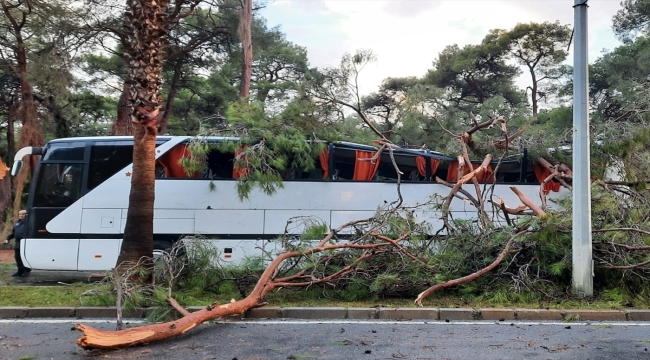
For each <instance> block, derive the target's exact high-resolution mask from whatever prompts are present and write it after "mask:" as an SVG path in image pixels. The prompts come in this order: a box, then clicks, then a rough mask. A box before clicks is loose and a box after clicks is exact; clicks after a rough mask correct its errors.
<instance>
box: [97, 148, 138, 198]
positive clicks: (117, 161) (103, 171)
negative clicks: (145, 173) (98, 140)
mask: <svg viewBox="0 0 650 360" xmlns="http://www.w3.org/2000/svg"><path fill="white" fill-rule="evenodd" d="M132 161H133V145H93V146H92V147H91V148H90V164H89V167H88V190H92V189H94V188H96V187H97V186H98V185H99V184H101V183H103V182H104V181H106V180H107V179H108V178H110V177H111V176H113V175H115V174H116V173H117V172H118V171H120V170H122V169H124V168H125V167H126V166H128V165H129V164H130V163H131V162H132Z"/></svg>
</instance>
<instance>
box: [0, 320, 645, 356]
mask: <svg viewBox="0 0 650 360" xmlns="http://www.w3.org/2000/svg"><path fill="white" fill-rule="evenodd" d="M77 321H79V320H77ZM74 322H75V320H61V319H32V320H26V319H23V320H6V319H5V320H1V319H0V359H3V360H4V359H8V360H9V359H11V360H14V359H87V358H89V357H98V358H108V359H156V360H161V359H197V360H198V359H227V360H232V359H237V360H244V359H250V360H252V359H332V360H335V359H336V360H339V359H369V360H370V359H373V360H374V359H524V358H525V359H544V360H546V359H650V352H649V348H650V324H649V323H634V322H625V323H561V322H560V323H533V322H500V323H494V322H480V321H475V322H453V321H452V322H444V321H435V322H422V321H300V320H285V321H282V320H272V321H271V320H260V321H229V322H218V323H211V324H205V325H201V326H199V327H197V328H195V329H193V330H192V331H190V332H189V333H187V334H185V335H183V336H180V337H178V338H176V339H173V340H170V341H166V342H163V343H157V344H151V345H148V346H139V347H134V348H127V349H121V350H115V351H105V350H94V351H84V350H82V349H81V348H79V347H77V346H76V345H74V341H75V340H76V339H77V338H78V337H79V336H80V333H79V332H77V331H76V330H74ZM83 322H84V323H85V324H89V325H92V326H96V327H98V328H102V329H107V330H110V329H114V328H115V324H114V322H112V321H109V320H84V321H83ZM137 325H142V323H141V322H139V321H133V322H131V323H130V325H129V326H137Z"/></svg>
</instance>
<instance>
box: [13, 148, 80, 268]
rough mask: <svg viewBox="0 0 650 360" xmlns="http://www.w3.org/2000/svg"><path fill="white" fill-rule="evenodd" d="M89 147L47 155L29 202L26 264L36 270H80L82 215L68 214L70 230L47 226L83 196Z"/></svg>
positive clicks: (55, 151) (24, 250)
mask: <svg viewBox="0 0 650 360" xmlns="http://www.w3.org/2000/svg"><path fill="white" fill-rule="evenodd" d="M85 145H86V144H85V143H84V142H76V143H60V144H57V145H51V146H50V147H48V148H47V149H46V151H45V154H44V155H43V156H42V159H41V161H40V163H39V165H38V167H37V170H36V173H35V175H34V179H35V180H33V181H34V183H33V184H32V186H31V191H30V194H29V200H28V209H27V228H26V234H25V240H23V247H24V248H23V249H22V253H23V260H24V261H25V262H26V265H27V266H28V267H30V268H33V269H46V270H77V257H78V253H79V230H80V215H81V213H80V212H75V211H72V212H71V211H67V212H66V214H65V215H66V216H67V217H70V218H69V219H66V221H65V223H66V226H65V227H64V228H60V227H59V228H57V229H56V230H55V231H52V229H48V227H47V224H48V223H49V222H50V221H51V220H52V219H54V218H56V217H59V216H61V215H63V214H61V213H62V212H63V211H64V210H66V209H67V208H69V207H70V206H71V205H72V204H73V203H75V201H77V199H79V198H80V197H81V196H82V193H81V192H82V185H83V184H82V183H83V178H84V168H85V164H84V160H85Z"/></svg>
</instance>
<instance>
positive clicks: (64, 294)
mask: <svg viewBox="0 0 650 360" xmlns="http://www.w3.org/2000/svg"><path fill="white" fill-rule="evenodd" d="M13 271H15V266H14V265H13V264H0V284H2V283H4V284H11V277H10V275H11V273H12V272H13ZM224 288H225V289H227V288H228V287H223V288H222V289H220V293H219V294H214V293H211V292H207V291H202V290H201V289H191V290H185V291H180V292H175V293H174V294H173V296H174V298H175V299H176V300H177V301H178V302H179V303H180V304H181V305H183V306H204V305H207V304H210V303H212V302H214V301H218V302H219V303H221V304H223V303H228V302H230V299H235V300H240V299H241V295H240V294H239V293H238V292H237V291H236V290H235V289H234V288H232V289H230V290H227V291H221V290H223V289H224ZM95 289H98V287H97V285H93V284H86V283H75V284H72V285H67V286H0V293H2V296H0V306H27V307H41V306H113V305H115V297H114V296H112V295H99V296H98V295H92V294H91V295H88V296H82V294H84V293H87V292H89V291H92V290H95ZM99 290H103V292H106V291H105V290H107V287H106V286H105V285H104V287H103V288H100V289H99ZM336 291H337V290H329V291H326V292H324V291H323V290H322V289H318V288H311V289H308V290H304V289H301V290H296V289H282V290H280V291H274V292H272V293H271V294H269V295H268V296H267V298H266V301H267V302H268V303H269V305H271V306H280V307H292V306H319V307H389V308H397V307H416V305H415V303H414V300H415V299H414V298H377V297H374V298H364V299H360V300H357V301H344V300H340V299H337V298H336V296H335V295H336V294H337V293H336ZM165 294H166V291H164V292H162V291H161V294H160V295H159V296H158V298H157V301H156V303H151V304H148V305H150V306H159V305H161V304H166V302H165ZM612 294H613V292H612V291H603V292H602V293H601V294H600V297H596V298H595V299H594V300H589V301H587V300H579V299H571V298H563V299H557V300H553V301H540V300H537V299H536V297H535V296H502V295H500V293H499V292H497V291H495V292H494V294H490V293H486V294H482V295H481V296H465V295H462V293H460V292H455V293H451V294H450V293H449V292H443V293H438V294H434V295H432V296H431V297H429V298H427V299H425V301H424V306H427V307H441V308H475V309H477V308H530V309H559V310H562V309H592V310H597V309H619V310H620V309H627V308H629V307H625V306H624V305H623V304H624V302H623V301H612ZM642 300H643V299H636V300H635V303H634V308H636V309H647V308H650V304H649V303H648V302H647V301H642ZM565 320H567V319H565ZM568 320H569V321H574V320H575V319H568Z"/></svg>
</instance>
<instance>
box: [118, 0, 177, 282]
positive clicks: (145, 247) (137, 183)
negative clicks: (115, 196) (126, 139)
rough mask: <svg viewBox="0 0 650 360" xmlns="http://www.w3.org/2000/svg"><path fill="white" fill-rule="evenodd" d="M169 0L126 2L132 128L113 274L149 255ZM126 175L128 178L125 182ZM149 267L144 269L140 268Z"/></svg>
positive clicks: (128, 104) (127, 58)
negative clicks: (122, 223) (124, 212)
mask: <svg viewBox="0 0 650 360" xmlns="http://www.w3.org/2000/svg"><path fill="white" fill-rule="evenodd" d="M168 6H169V1H168V0H158V1H154V0H128V1H127V10H126V16H125V24H124V27H125V29H126V30H127V33H128V36H127V38H126V42H125V44H124V45H125V57H126V60H127V63H128V64H129V75H128V77H127V80H126V81H127V83H128V86H129V99H128V102H127V108H128V109H129V118H130V122H131V123H132V125H133V134H134V136H133V172H132V174H130V176H131V192H130V194H129V209H128V213H127V217H126V226H125V229H124V239H123V242H122V248H121V250H120V255H119V258H118V270H120V271H124V270H126V269H128V268H131V267H133V266H134V265H135V264H138V262H139V261H140V259H142V258H143V257H149V258H150V257H151V256H152V253H153V206H154V198H155V195H154V194H155V192H154V186H155V151H156V133H157V118H158V114H159V112H160V108H161V105H162V103H163V100H162V97H161V84H162V81H161V79H162V70H163V63H164V60H165V48H166V41H165V40H166V35H167V28H168V26H169V22H168V19H167V17H168V15H167V13H166V10H167V8H168ZM128 175H129V174H127V176H128ZM145 265H148V264H145Z"/></svg>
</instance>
